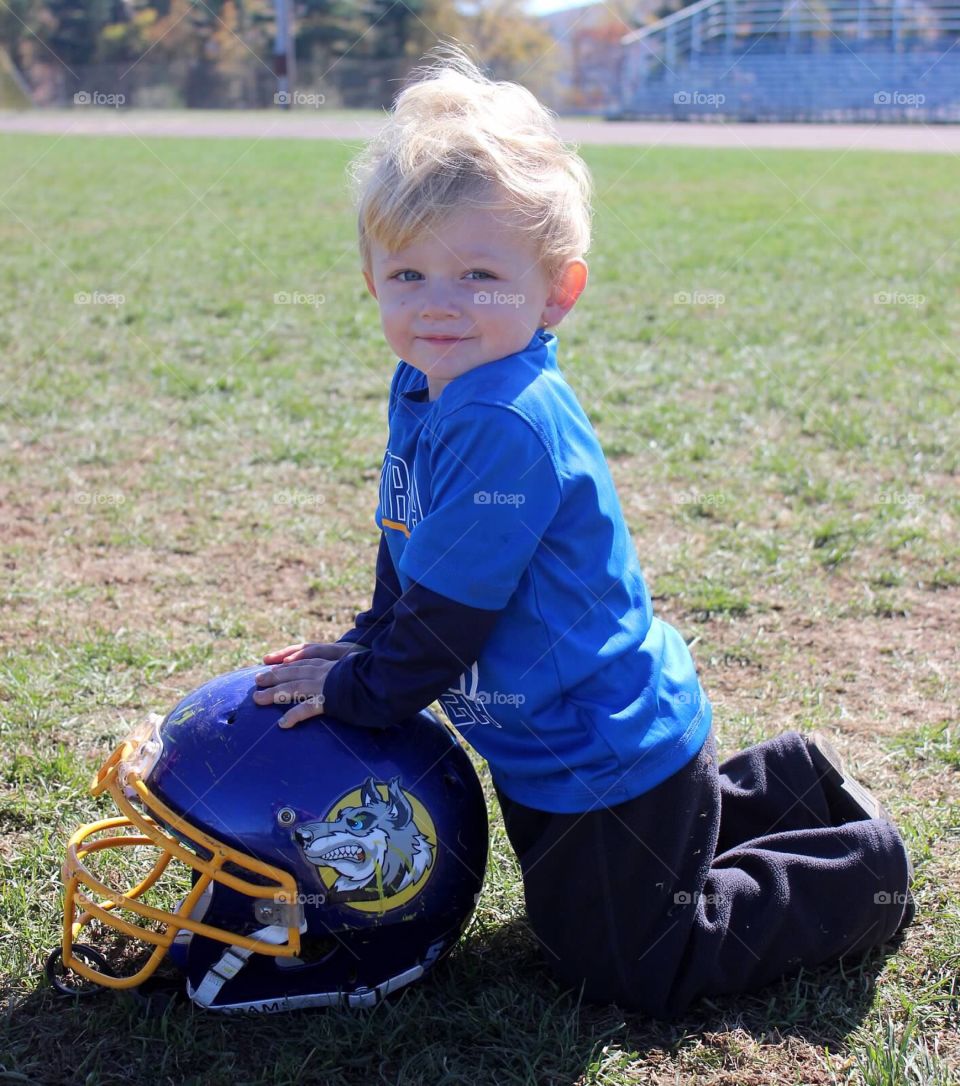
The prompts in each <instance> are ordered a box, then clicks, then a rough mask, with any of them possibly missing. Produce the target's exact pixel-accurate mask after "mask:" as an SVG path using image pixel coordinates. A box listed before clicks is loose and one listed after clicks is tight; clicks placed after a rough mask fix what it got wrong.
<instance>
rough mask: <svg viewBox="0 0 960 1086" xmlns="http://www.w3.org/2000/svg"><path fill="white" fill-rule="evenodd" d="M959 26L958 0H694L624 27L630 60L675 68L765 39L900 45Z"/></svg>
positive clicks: (805, 44) (780, 43)
mask: <svg viewBox="0 0 960 1086" xmlns="http://www.w3.org/2000/svg"><path fill="white" fill-rule="evenodd" d="M957 33H960V2H958V0H931V2H929V3H921V2H919V0H887V2H877V0H855V2H851V0H846V2H843V0H841V2H839V3H836V4H831V3H829V2H824V0H699V2H698V3H695V4H692V5H691V6H690V7H686V8H683V9H681V10H680V11H677V12H675V13H674V14H673V15H669V16H667V17H666V18H665V19H661V20H660V21H659V22H657V23H654V24H653V25H652V26H647V27H642V28H641V29H639V30H634V31H631V33H629V34H626V35H624V37H623V38H622V39H621V44H622V45H624V46H625V47H627V52H628V55H632V58H633V63H634V64H640V63H642V61H643V60H644V59H645V60H646V61H648V62H649V63H654V64H655V63H660V64H664V65H666V66H667V67H668V68H673V67H675V66H676V65H677V64H681V63H683V62H685V61H687V60H695V59H696V58H697V56H698V55H700V54H703V53H708V54H716V53H725V54H727V55H732V54H734V53H736V52H739V51H741V50H743V49H745V48H747V47H748V46H757V45H760V44H761V43H763V44H764V45H765V47H766V48H769V49H776V50H777V51H779V52H793V51H795V50H797V51H810V50H811V48H816V47H817V46H818V45H819V46H821V47H823V46H825V47H827V48H830V47H831V45H832V43H834V42H836V43H837V44H838V45H839V44H840V43H841V42H842V43H843V46H842V47H845V48H849V47H851V45H852V46H853V47H854V48H858V47H859V48H864V49H866V50H869V49H870V47H871V46H874V47H878V48H883V49H886V50H893V51H894V52H898V51H900V50H902V49H904V48H911V47H917V46H922V45H924V44H927V43H930V42H934V41H937V40H942V39H943V38H946V37H949V36H951V35H955V34H957Z"/></svg>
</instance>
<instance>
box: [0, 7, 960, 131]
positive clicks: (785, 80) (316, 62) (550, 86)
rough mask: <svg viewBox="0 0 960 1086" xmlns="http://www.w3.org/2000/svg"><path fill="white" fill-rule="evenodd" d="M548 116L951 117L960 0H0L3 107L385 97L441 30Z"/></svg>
mask: <svg viewBox="0 0 960 1086" xmlns="http://www.w3.org/2000/svg"><path fill="white" fill-rule="evenodd" d="M451 37H452V38H456V39H457V40H459V41H461V42H464V43H467V44H469V45H472V46H473V47H474V48H475V51H476V53H477V55H478V57H479V58H480V60H481V61H482V62H483V63H484V64H485V65H486V67H487V69H488V70H489V72H490V74H491V75H492V76H493V77H494V78H499V79H511V80H516V81H518V82H522V83H523V84H524V85H526V86H528V87H529V88H530V89H531V90H532V91H533V92H534V93H535V94H536V95H537V96H538V97H540V99H541V100H542V101H544V102H545V103H546V104H547V105H549V106H550V107H551V108H552V109H554V110H555V111H557V112H558V113H560V114H561V115H595V116H597V117H598V118H606V119H610V120H617V119H620V120H626V119H663V120H688V119H695V120H727V119H730V120H740V121H869V122H871V123H875V122H880V121H893V122H901V123H902V122H922V123H931V122H956V121H960V63H958V61H960V50H957V49H956V48H955V47H956V45H957V42H958V38H960V0H698V2H697V3H694V4H691V5H687V6H682V5H680V4H679V3H678V2H677V0H607V2H604V3H579V4H577V3H574V4H570V3H569V0H567V3H566V4H565V3H564V0H527V2H523V0H459V2H454V0H88V2H86V3H82V2H76V0H2V2H0V109H29V108H44V107H47V108H50V107H60V108H64V107H67V108H74V107H79V108H85V107H94V108H96V107H113V108H120V109H130V108H136V109H198V108H199V109H266V108H270V109H274V108H276V109H285V110H292V109H318V108H321V107H322V108H325V109H337V110H342V109H359V110H369V109H382V108H389V106H390V103H391V102H392V100H393V98H394V96H395V95H396V93H397V91H398V90H399V88H400V86H401V85H402V83H403V80H404V78H405V76H406V75H407V73H408V72H409V70H410V69H411V68H412V67H413V66H414V65H415V64H416V63H417V62H418V61H419V60H420V58H421V57H422V56H423V54H424V53H425V52H426V51H427V50H428V49H429V48H430V47H431V46H433V45H434V44H435V43H436V42H437V41H438V40H439V39H441V38H451Z"/></svg>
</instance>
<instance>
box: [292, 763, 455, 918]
mask: <svg viewBox="0 0 960 1086" xmlns="http://www.w3.org/2000/svg"><path fill="white" fill-rule="evenodd" d="M381 790H382V791H381ZM294 838H295V840H296V842H297V844H298V845H299V846H300V849H301V851H302V852H303V855H304V856H305V857H306V859H307V860H309V861H310V863H312V864H314V865H315V866H316V868H317V872H318V874H319V875H320V878H321V879H322V880H323V881H324V883H325V884H326V885H327V887H328V888H329V893H328V895H327V900H329V901H337V902H342V903H344V904H348V905H350V906H352V907H354V908H357V909H360V910H362V911H364V912H382V911H386V910H388V909H393V908H397V907H398V906H400V905H404V904H406V902H408V901H409V900H410V899H411V898H412V897H414V895H416V894H417V893H418V892H419V891H420V890H421V889H422V888H423V886H424V885H425V884H426V881H427V879H428V878H429V877H430V871H431V868H432V865H433V860H434V853H435V849H436V843H437V838H436V830H435V829H434V825H433V820H432V819H431V818H430V815H429V813H428V812H427V810H426V808H425V807H423V805H422V804H421V803H419V801H418V800H416V799H415V798H414V797H413V796H412V795H411V794H410V793H408V792H404V791H403V789H402V788H401V787H400V778H399V777H394V778H392V780H391V781H390V782H389V784H387V783H385V782H375V781H374V779H373V777H368V778H367V779H366V780H365V781H364V782H363V785H362V786H361V787H360V788H359V789H353V791H351V792H348V793H346V795H344V796H341V797H340V799H339V800H337V802H336V803H335V804H334V805H333V807H332V808H331V811H330V813H328V815H327V817H326V818H325V819H323V820H322V821H319V822H304V823H302V824H301V825H300V826H298V827H297V829H296V830H295V831H294Z"/></svg>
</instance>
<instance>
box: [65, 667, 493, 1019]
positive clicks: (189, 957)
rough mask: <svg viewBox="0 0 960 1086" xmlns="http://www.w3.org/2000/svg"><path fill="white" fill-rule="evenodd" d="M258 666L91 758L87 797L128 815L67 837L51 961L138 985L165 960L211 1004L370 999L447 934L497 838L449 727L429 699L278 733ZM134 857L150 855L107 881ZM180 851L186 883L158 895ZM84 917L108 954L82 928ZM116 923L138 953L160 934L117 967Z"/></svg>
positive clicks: (195, 695) (269, 1007)
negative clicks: (263, 698)
mask: <svg viewBox="0 0 960 1086" xmlns="http://www.w3.org/2000/svg"><path fill="white" fill-rule="evenodd" d="M261 670H263V669H262V667H248V668H243V669H241V670H239V671H234V672H230V673H229V674H225V675H221V676H219V677H218V678H215V679H212V680H211V681H210V682H207V683H205V684H204V685H203V686H200V687H199V688H198V689H196V690H194V691H193V692H192V693H191V694H189V695H188V696H187V697H185V698H184V699H183V700H182V701H181V702H179V704H178V705H177V706H176V707H175V708H174V709H173V710H172V712H170V713H169V714H168V715H167V716H166V717H165V718H163V719H162V720H161V718H160V717H159V716H154V717H153V718H152V719H151V721H150V722H149V723H148V724H146V725H142V726H141V728H140V729H138V730H137V731H135V732H134V733H133V734H132V735H130V736H129V737H128V738H127V739H125V740H124V741H123V742H121V743H120V744H119V746H118V747H117V749H116V750H115V751H114V753H113V754H112V755H111V757H110V758H109V759H108V760H107V762H106V763H105V764H104V765H103V767H102V768H101V769H100V771H99V772H98V774H97V775H96V777H95V778H94V780H93V783H92V785H91V791H92V792H93V793H94V795H100V794H104V793H107V794H109V795H110V796H111V797H112V799H113V801H114V803H115V804H116V806H117V807H118V808H119V810H120V812H121V814H120V815H119V817H112V818H105V819H102V820H100V821H98V822H93V823H91V824H88V825H85V826H82V827H81V828H80V829H78V830H77V831H76V832H75V833H74V834H73V836H72V837H71V838H70V842H69V845H68V847H67V852H66V858H65V860H64V864H63V882H64V926H63V940H62V946H61V947H60V948H58V950H57V951H55V952H54V954H55V955H58V956H61V955H62V964H61V968H62V967H63V966H66V967H68V968H69V969H70V970H73V971H74V973H76V974H79V976H81V977H83V978H85V979H86V981H88V982H94V984H95V985H102V986H105V987H108V988H132V987H136V986H137V985H139V984H141V983H142V982H143V981H144V980H146V979H147V978H148V977H150V976H151V974H153V973H154V971H155V970H156V969H157V967H158V965H159V964H160V962H161V960H162V959H164V958H165V957H168V958H169V959H172V960H173V962H174V963H175V964H176V965H177V966H179V967H180V968H181V969H182V970H183V971H184V972H185V973H186V987H187V993H188V995H189V996H190V998H191V999H192V1000H194V1002H196V1003H197V1004H199V1005H201V1006H203V1007H208V1008H210V1009H212V1010H225V1011H237V1010H259V1011H281V1010H287V1009H292V1008H296V1007H305V1006H329V1005H345V1006H351V1007H355V1006H370V1005H373V1004H375V1003H377V1002H379V1000H380V999H381V998H382V997H383V996H385V995H386V994H387V993H389V992H392V991H394V990H396V989H398V988H401V987H402V986H403V985H406V984H409V983H410V982H411V981H414V980H416V979H417V978H418V977H420V976H422V975H423V974H424V973H425V972H426V971H427V970H428V969H430V967H431V966H433V965H434V964H435V963H436V962H437V961H438V959H440V958H441V957H442V956H443V955H444V954H445V953H446V952H447V951H448V950H450V948H451V947H452V946H453V945H454V943H455V942H456V941H457V939H458V937H459V936H460V934H461V933H462V931H463V929H464V928H465V927H466V924H467V922H468V920H469V919H470V916H471V914H472V913H473V910H474V907H475V905H476V901H477V898H478V896H479V893H480V888H481V885H482V882H483V875H484V869H485V866H486V859H487V844H488V837H487V812H486V804H485V802H484V798H483V793H482V790H481V788H480V782H479V780H478V779H477V775H476V773H475V772H474V769H473V766H472V765H471V763H470V760H469V758H468V757H467V754H466V752H465V750H464V749H463V747H462V746H461V745H460V742H459V741H458V739H457V738H456V736H455V734H454V733H453V731H452V730H451V729H450V728H448V727H447V726H446V725H445V724H444V723H443V722H442V721H441V720H440V719H439V718H438V717H437V716H435V715H434V714H433V713H431V712H430V711H429V710H423V711H422V712H420V713H418V714H417V715H415V716H413V717H411V718H410V719H408V720H406V721H404V722H403V723H402V724H400V725H398V726H396V727H391V728H383V729H373V728H364V727H359V726H355V725H350V724H345V723H342V722H339V721H336V720H334V719H332V718H329V717H325V716H319V717H315V718H313V719H311V720H310V721H309V722H305V723H303V724H300V725H299V726H298V727H296V728H291V729H289V730H286V729H281V728H279V727H278V726H277V721H278V720H279V719H280V717H281V716H282V715H283V714H284V712H286V711H287V709H288V708H289V706H288V705H282V704H279V705H278V704H269V705H258V704H256V703H255V702H254V701H253V699H252V694H253V692H254V690H255V689H257V687H256V683H255V681H254V676H255V675H256V674H257V673H258V672H259V671H261ZM133 851H136V852H137V854H138V855H139V856H140V858H141V861H142V857H143V853H144V852H146V853H147V857H148V863H147V868H149V869H148V870H147V869H146V868H143V867H141V870H144V871H145V874H140V873H138V874H137V875H136V877H135V878H134V879H133V880H132V881H133V882H134V885H132V886H130V888H129V889H125V890H118V889H117V887H116V886H115V885H111V884H110V883H111V881H112V882H116V881H117V874H116V873H117V870H118V869H119V870H122V869H123V857H124V856H126V857H129V856H130V855H131V852H133ZM104 861H106V862H104ZM172 861H177V863H178V864H181V865H184V867H181V868H180V878H179V890H178V894H177V895H174V897H176V896H178V895H179V894H182V895H183V896H182V898H181V899H180V900H179V901H178V902H177V903H175V904H174V903H173V901H172V900H170V901H169V902H168V903H167V905H166V907H163V903H162V902H161V903H160V904H157V903H156V900H155V899H157V898H158V897H159V896H160V893H159V891H160V887H161V885H162V884H163V882H164V880H168V881H169V880H170V879H171V878H172V877H174V878H175V874H176V868H177V864H173V866H172V867H170V866H168V865H171V862H172ZM127 866H128V867H129V864H128V865H127ZM161 876H163V877H162V878H161ZM127 877H128V878H129V876H127ZM168 897H169V895H168ZM152 901H153V902H154V903H151V902H152ZM88 926H89V928H98V929H100V930H101V932H102V934H104V935H106V936H107V938H108V939H109V940H111V941H112V946H111V948H110V950H109V952H105V951H103V950H98V949H96V948H95V947H90V946H88V945H84V944H82V943H79V942H78V941H77V940H78V936H79V934H80V932H81V930H83V929H87V930H89V928H88ZM118 936H125V937H128V938H129V939H133V940H139V941H141V945H140V950H141V958H143V957H144V956H145V953H146V952H147V951H149V945H152V947H153V950H152V952H149V958H147V960H145V961H140V962H138V963H136V965H135V966H134V970H135V971H132V972H131V971H130V969H129V968H127V969H126V970H125V971H122V972H121V973H120V974H118V973H117V972H116V971H115V968H114V957H116V956H117V946H116V943H117V937H118ZM121 942H123V943H126V942H127V940H121ZM143 944H147V947H144V946H143ZM121 949H122V954H121V955H120V956H121V957H123V959H124V960H129V957H128V954H127V951H128V947H127V946H124V947H123V948H121ZM108 953H109V955H111V956H112V957H110V960H109V961H108V956H107V954H108ZM57 986H58V987H61V988H63V987H64V985H62V984H58V985H57Z"/></svg>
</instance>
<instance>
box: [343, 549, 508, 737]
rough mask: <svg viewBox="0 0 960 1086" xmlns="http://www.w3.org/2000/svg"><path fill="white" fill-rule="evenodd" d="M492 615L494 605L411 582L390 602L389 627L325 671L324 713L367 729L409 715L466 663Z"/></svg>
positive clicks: (449, 682) (434, 696)
mask: <svg viewBox="0 0 960 1086" xmlns="http://www.w3.org/2000/svg"><path fill="white" fill-rule="evenodd" d="M388 560H389V555H388ZM499 617H500V611H499V610H496V611H488V610H486V609H483V608H479V607H470V606H468V605H466V604H462V603H457V602H456V601H455V600H451V599H448V598H447V597H446V596H440V595H438V594H437V593H436V592H433V591H431V590H430V589H429V588H425V587H423V585H418V584H416V583H414V584H412V585H411V586H410V587H409V588H408V589H407V591H406V592H404V593H403V594H402V595H401V596H400V597H399V598H398V599H397V600H396V601H395V602H394V604H393V609H392V617H391V620H390V622H389V625H387V626H386V627H385V628H383V629H382V630H381V632H380V633H379V634H378V635H377V637H376V639H375V640H374V641H373V643H372V644H371V646H370V651H369V652H352V653H350V654H349V655H348V656H344V657H343V658H342V659H341V660H338V661H337V663H336V664H334V666H333V667H332V668H331V669H330V671H329V672H327V678H326V682H325V683H324V687H323V712H324V715H326V716H332V717H336V718H337V719H338V720H342V721H344V722H345V723H348V724H359V725H365V726H367V727H372V728H385V727H389V726H390V725H393V724H398V723H400V722H401V721H403V720H405V719H407V717H410V716H413V715H414V714H415V713H418V712H419V711H420V710H421V709H423V708H425V707H426V706H428V705H430V704H431V702H434V701H436V700H437V698H438V697H439V696H440V695H441V694H442V693H443V692H444V691H445V690H448V689H449V688H450V687H451V686H455V685H456V683H457V681H458V680H459V678H460V676H461V674H462V673H463V672H464V671H468V670H469V669H470V667H471V666H472V665H473V664H474V662H475V661H476V659H477V657H478V656H479V655H480V650H481V649H482V648H483V645H484V642H485V641H486V640H487V638H488V637H489V636H490V634H491V632H492V631H493V628H494V626H495V625H496V623H497V620H498V619H499Z"/></svg>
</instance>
